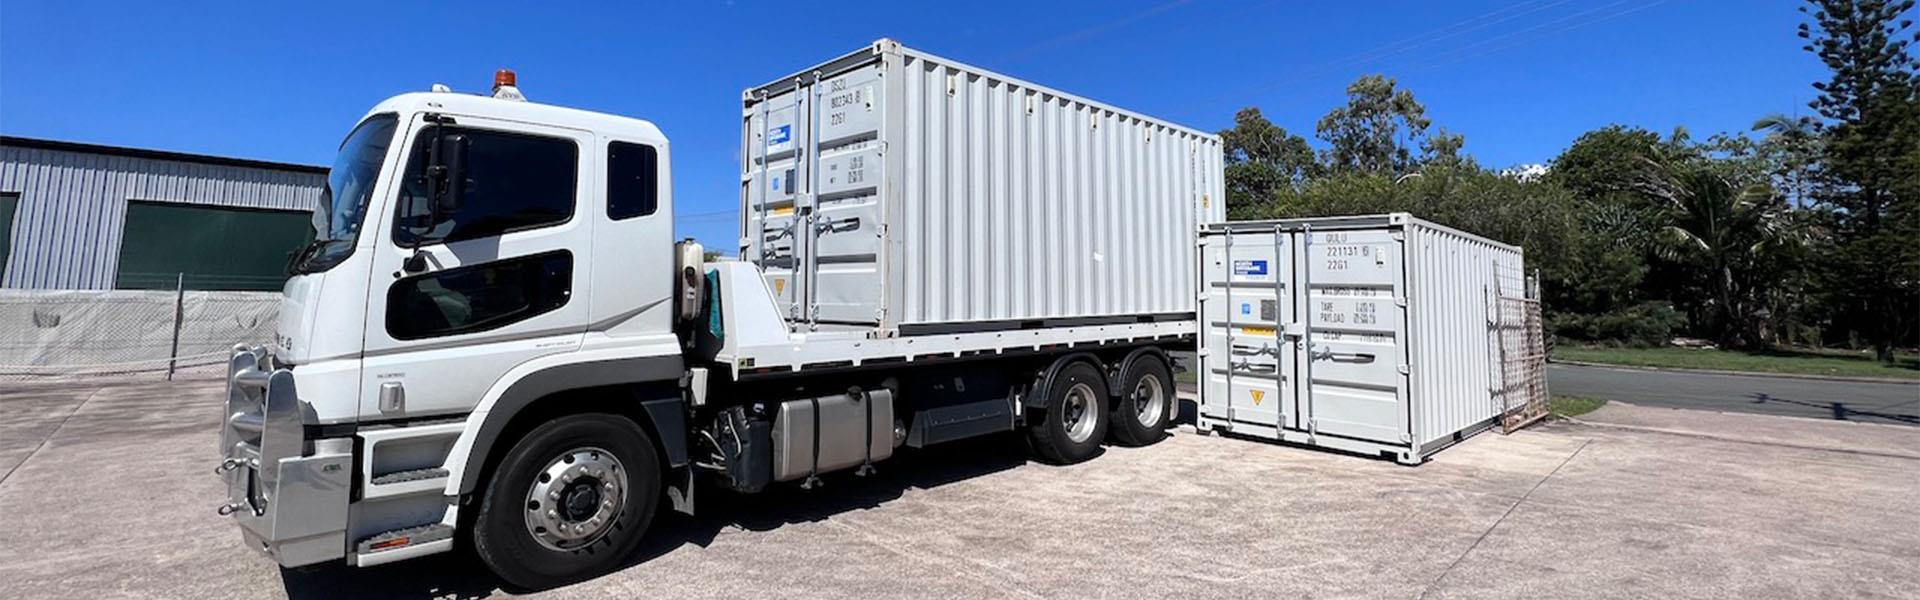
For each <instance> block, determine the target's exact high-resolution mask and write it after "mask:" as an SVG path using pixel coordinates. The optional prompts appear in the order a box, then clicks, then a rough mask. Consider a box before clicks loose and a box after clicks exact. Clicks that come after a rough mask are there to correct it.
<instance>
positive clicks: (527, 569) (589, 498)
mask: <svg viewBox="0 0 1920 600" xmlns="http://www.w3.org/2000/svg"><path fill="white" fill-rule="evenodd" d="M543 476H544V477H545V481H542V480H541V479H542V477H543ZM622 481H624V483H625V486H624V488H622V487H621V486H620V485H619V484H620V483H621V482H622ZM608 484H612V487H608ZM536 486H540V487H536ZM660 490H661V473H660V459H659V453H658V452H657V451H656V450H654V446H653V439H652V438H651V437H649V436H648V435H647V433H646V431H644V430H642V429H640V427H639V426H638V425H636V424H634V422H633V421H631V420H628V419H626V418H625V417H620V416H616V415H609V414H579V415H572V416H568V417H563V418H560V419H556V420H554V421H551V422H548V423H544V424H542V425H540V426H539V427H536V428H534V429H533V431H531V432H528V433H527V435H526V436H525V437H522V438H520V441H519V442H517V443H515V444H514V445H513V449H512V450H510V451H508V452H507V455H506V457H505V458H502V459H501V461H500V464H499V466H498V467H496V468H495V469H494V471H493V477H492V478H491V479H490V480H489V481H487V488H486V492H485V494H486V495H485V496H484V497H483V499H482V500H481V502H480V513H479V515H478V516H476V517H475V518H474V522H473V523H474V524H473V548H474V551H475V553H476V554H478V555H479V556H480V560H481V561H483V562H485V563H486V564H487V567H488V568H490V569H492V570H493V572H494V574H496V575H499V576H500V578H501V579H503V580H505V581H506V582H507V583H510V584H512V585H515V586H519V587H523V588H527V589H532V590H539V589H547V588H552V587H557V586H560V585H563V584H567V583H572V582H575V581H579V580H582V579H586V578H588V577H591V576H595V575H599V574H602V573H605V572H607V571H609V570H611V569H612V568H614V567H615V566H618V565H619V564H620V562H621V561H622V560H624V559H625V558H626V557H627V556H628V555H630V554H632V553H633V549H634V547H635V546H637V545H638V544H639V543H640V538H641V537H642V535H643V534H645V533H646V531H647V525H648V524H649V523H651V522H652V521H653V513H654V510H655V509H656V508H658V505H659V502H660ZM612 494H618V499H617V501H616V500H614V499H612V498H608V497H607V496H609V495H612ZM556 496H557V498H558V500H557V501H556V500H554V498H555V497H556ZM542 497H544V498H542ZM536 502H537V503H538V504H536ZM549 525H564V526H572V527H574V528H577V529H575V530H572V531H567V530H565V529H566V528H564V527H549Z"/></svg>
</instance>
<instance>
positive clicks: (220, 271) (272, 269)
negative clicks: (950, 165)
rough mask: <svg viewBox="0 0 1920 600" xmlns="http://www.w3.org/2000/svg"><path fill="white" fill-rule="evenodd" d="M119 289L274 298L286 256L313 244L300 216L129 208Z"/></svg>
mask: <svg viewBox="0 0 1920 600" xmlns="http://www.w3.org/2000/svg"><path fill="white" fill-rule="evenodd" d="M125 233H126V235H125V236H123V237H122V238H121V242H120V271H119V275H118V276H117V277H116V278H115V280H114V287H115V288H119V289H173V287H174V285H175V280H176V278H177V277H179V276H181V275H183V274H184V275H185V278H186V281H185V283H186V288H187V289H190V290H278V289H280V286H281V285H283V284H285V283H286V281H287V273H286V265H287V256H288V254H290V253H292V252H293V251H294V250H296V249H299V248H300V246H301V245H302V244H305V243H306V242H307V240H309V239H311V238H312V235H313V227H312V225H311V222H310V219H309V214H308V213H304V212H292V211H280V210H261V209H249V208H232V207H225V206H204V205H191V204H174V203H164V202H144V201H132V202H128V203H127V221H126V230H125Z"/></svg>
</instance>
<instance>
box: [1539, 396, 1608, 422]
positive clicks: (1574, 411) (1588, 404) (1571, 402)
mask: <svg viewBox="0 0 1920 600" xmlns="http://www.w3.org/2000/svg"><path fill="white" fill-rule="evenodd" d="M1606 405H1607V401H1606V400H1600V399H1596V398H1583V397H1580V396H1554V397H1553V399H1552V400H1549V401H1547V411H1548V412H1551V413H1553V416H1556V417H1577V416H1580V415H1584V414H1587V413H1590V412H1593V411H1595V410H1599V409H1600V407H1602V406H1606Z"/></svg>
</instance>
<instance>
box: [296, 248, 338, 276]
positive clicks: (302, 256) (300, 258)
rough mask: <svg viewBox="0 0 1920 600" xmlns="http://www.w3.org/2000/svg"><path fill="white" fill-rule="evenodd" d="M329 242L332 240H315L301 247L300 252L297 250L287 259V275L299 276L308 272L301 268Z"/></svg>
mask: <svg viewBox="0 0 1920 600" xmlns="http://www.w3.org/2000/svg"><path fill="white" fill-rule="evenodd" d="M329 241H332V240H313V241H311V242H307V245H305V246H301V247H300V249H299V250H295V251H294V252H293V255H292V256H290V257H288V259H287V269H286V270H287V274H288V275H299V274H301V273H304V272H306V271H305V269H301V268H300V267H301V266H302V265H305V264H306V263H307V259H308V258H310V257H311V256H310V255H312V254H313V253H314V252H315V251H318V250H319V249H320V248H322V247H324V246H326V245H327V242H329Z"/></svg>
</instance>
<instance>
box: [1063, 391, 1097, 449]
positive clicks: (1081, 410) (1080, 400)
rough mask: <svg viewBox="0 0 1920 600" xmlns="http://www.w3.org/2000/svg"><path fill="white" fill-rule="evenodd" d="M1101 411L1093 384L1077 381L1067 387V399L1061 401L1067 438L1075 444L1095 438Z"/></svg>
mask: <svg viewBox="0 0 1920 600" xmlns="http://www.w3.org/2000/svg"><path fill="white" fill-rule="evenodd" d="M1099 412H1100V399H1099V397H1097V396H1095V395H1094V393H1093V386H1090V385H1087V384H1085V383H1076V384H1073V387H1070V388H1067V398H1066V401H1065V402H1061V403H1060V425H1061V426H1062V427H1063V428H1064V429H1066V431H1067V439H1068V440H1071V441H1073V443H1075V444H1082V443H1086V441H1087V440H1090V439H1093V426H1094V425H1095V424H1096V423H1097V422H1098V421H1097V419H1099V418H1100V415H1099Z"/></svg>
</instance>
